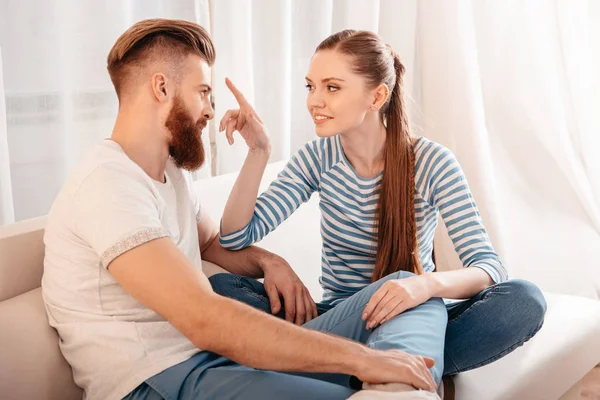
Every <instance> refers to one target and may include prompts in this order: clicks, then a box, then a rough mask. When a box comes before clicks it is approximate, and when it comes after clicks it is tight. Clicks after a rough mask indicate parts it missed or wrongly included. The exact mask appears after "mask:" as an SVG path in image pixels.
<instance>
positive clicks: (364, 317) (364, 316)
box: [362, 313, 367, 321]
mask: <svg viewBox="0 0 600 400" xmlns="http://www.w3.org/2000/svg"><path fill="white" fill-rule="evenodd" d="M362 319H363V321H364V320H365V319H367V313H364V314H363V316H362Z"/></svg>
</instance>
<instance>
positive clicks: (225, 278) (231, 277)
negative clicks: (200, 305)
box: [208, 273, 238, 296]
mask: <svg viewBox="0 0 600 400" xmlns="http://www.w3.org/2000/svg"><path fill="white" fill-rule="evenodd" d="M237 278H238V276H237V275H235V274H228V273H218V274H214V275H212V276H210V277H209V278H208V281H209V282H210V285H211V286H212V288H213V291H214V292H215V293H217V294H220V295H221V296H226V295H227V294H228V293H230V292H231V291H232V290H235V289H236V287H237Z"/></svg>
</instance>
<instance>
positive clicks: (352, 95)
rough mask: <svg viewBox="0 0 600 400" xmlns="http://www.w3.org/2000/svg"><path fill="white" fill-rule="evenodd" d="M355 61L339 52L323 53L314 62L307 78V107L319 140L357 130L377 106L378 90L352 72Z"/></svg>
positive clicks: (323, 51)
mask: <svg viewBox="0 0 600 400" xmlns="http://www.w3.org/2000/svg"><path fill="white" fill-rule="evenodd" d="M352 61H353V60H352V57H350V56H348V55H345V54H342V53H340V52H337V51H335V50H321V51H319V52H317V53H315V55H314V56H313V58H312V60H311V63H310V68H309V70H308V75H307V76H306V87H307V89H308V96H307V98H306V106H307V108H308V112H309V113H310V115H311V117H312V119H313V122H314V124H315V130H316V133H317V136H319V137H329V136H334V135H337V134H339V133H342V132H347V131H350V130H353V129H355V128H357V127H358V126H360V125H361V124H362V123H363V121H364V119H365V115H366V114H367V113H368V112H369V110H370V109H371V107H372V106H373V101H374V98H375V93H374V92H375V90H374V89H369V88H368V86H367V82H366V80H365V78H364V77H363V76H361V75H358V74H356V73H354V72H353V71H352V69H351V66H352Z"/></svg>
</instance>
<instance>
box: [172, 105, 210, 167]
mask: <svg viewBox="0 0 600 400" xmlns="http://www.w3.org/2000/svg"><path fill="white" fill-rule="evenodd" d="M206 123H207V121H206V119H204V118H200V119H198V121H196V122H194V119H193V118H192V116H191V115H190V114H189V113H188V112H187V110H186V109H185V106H184V105H183V101H182V100H181V99H180V97H179V96H175V98H174V99H173V107H171V111H169V115H168V116H167V121H166V122H165V127H166V128H167V129H168V130H169V132H171V142H170V143H169V155H170V156H171V157H172V158H173V161H174V162H175V165H176V166H177V167H178V168H183V169H186V170H188V171H194V170H197V169H198V168H200V167H201V166H202V164H204V146H203V145H202V139H201V138H200V135H201V133H202V129H204V127H205V126H206Z"/></svg>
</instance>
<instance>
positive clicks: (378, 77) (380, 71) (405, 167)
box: [316, 29, 423, 282]
mask: <svg viewBox="0 0 600 400" xmlns="http://www.w3.org/2000/svg"><path fill="white" fill-rule="evenodd" d="M321 50H335V51H339V52H340V53H342V54H346V55H349V56H351V57H352V58H353V62H352V70H353V71H354V72H355V73H357V74H359V75H362V76H363V77H364V78H365V79H366V81H367V85H369V86H370V87H372V88H375V87H377V86H378V85H380V84H381V83H384V84H386V85H387V87H388V88H389V89H390V91H391V95H390V97H389V98H388V100H387V101H386V103H385V104H384V105H383V107H382V108H381V117H382V123H383V124H384V125H385V127H386V141H385V148H384V171H383V180H382V183H381V191H380V195H379V203H378V205H377V218H378V225H377V226H378V229H377V232H378V233H377V256H376V261H375V268H374V270H373V277H372V278H371V280H372V281H373V282H375V281H377V280H379V279H381V278H383V277H384V276H387V275H389V274H391V273H393V272H396V271H400V270H402V271H409V272H413V273H415V274H421V273H422V272H423V270H422V268H421V263H420V260H419V252H418V249H417V223H416V220H415V208H414V197H415V171H414V169H415V163H414V158H415V156H414V150H413V142H412V137H411V135H410V131H409V126H408V116H407V110H406V106H405V103H404V93H403V91H404V84H403V76H404V66H403V65H402V63H401V62H400V58H399V57H398V55H397V54H396V52H394V51H393V50H392V48H391V47H389V46H387V45H386V44H384V43H383V41H382V40H381V38H380V37H379V35H377V34H375V33H373V32H368V31H355V30H350V29H348V30H344V31H341V32H338V33H336V34H334V35H331V36H329V37H328V38H327V39H325V40H324V41H323V42H321V44H319V46H318V47H317V50H316V52H318V51H321Z"/></svg>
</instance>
